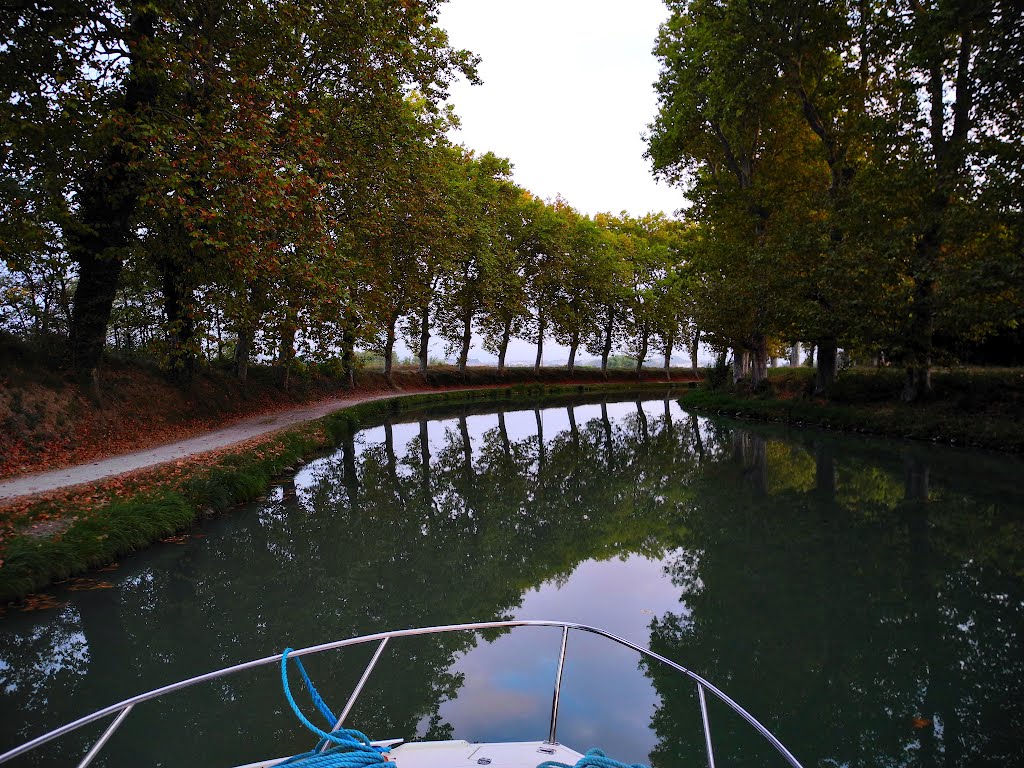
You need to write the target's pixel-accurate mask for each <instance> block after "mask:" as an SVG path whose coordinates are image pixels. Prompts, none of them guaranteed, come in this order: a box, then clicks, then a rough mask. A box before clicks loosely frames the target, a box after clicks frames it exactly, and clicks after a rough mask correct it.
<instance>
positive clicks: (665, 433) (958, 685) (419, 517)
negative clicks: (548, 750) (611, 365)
mask: <svg viewBox="0 0 1024 768" xmlns="http://www.w3.org/2000/svg"><path fill="white" fill-rule="evenodd" d="M618 397H621V395H620V396H618ZM644 397H650V395H645V396H644ZM488 407H489V408H491V409H492V410H490V411H488V410H487V408H488ZM493 408H494V406H493V405H491V406H479V405H478V406H465V407H460V406H446V407H443V408H440V409H435V410H424V411H422V412H420V413H414V414H405V415H403V416H402V417H401V421H396V422H394V423H388V424H382V425H378V426H373V427H368V428H364V429H362V430H360V431H358V432H355V433H354V434H351V435H348V436H347V437H346V438H345V439H343V440H342V442H341V444H340V445H339V446H338V447H337V449H336V450H335V451H333V452H331V453H329V454H328V455H324V456H322V457H320V458H317V459H315V460H312V461H310V462H309V463H308V464H305V465H303V466H301V467H296V468H295V471H294V472H289V473H288V475H287V476H284V477H282V478H280V480H279V482H278V483H277V484H275V485H274V486H273V487H272V488H271V489H269V491H268V493H267V495H266V497H265V498H263V499H261V500H259V501H258V502H256V503H253V504H250V505H246V506H243V507H240V508H238V509H237V510H235V511H233V512H232V513H231V514H229V515H225V516H221V517H218V518H213V519H209V520H206V521H204V522H203V524H202V525H199V526H197V527H196V528H195V529H194V530H192V531H191V532H189V533H186V534H184V535H182V536H178V537H173V538H171V539H168V540H166V541H165V542H163V543H161V544H159V545H157V546H155V547H153V548H151V549H149V550H147V551H145V552H142V553H139V554H138V555H135V556H133V557H129V558H126V559H124V560H123V561H122V562H121V563H118V564H116V565H115V566H112V567H111V568H109V569H106V570H104V571H101V572H97V573H93V574H90V575H89V576H88V577H85V578H80V579H74V580H72V581H70V582H68V583H65V584H63V585H59V586H57V587H54V588H53V589H51V590H50V591H49V592H48V593H47V594H46V596H44V597H42V598H38V599H36V600H35V601H34V602H33V603H32V604H31V607H34V608H36V610H32V611H20V610H17V609H15V608H10V609H8V610H7V612H6V615H3V616H0V752H2V751H5V750H6V749H8V748H10V747H12V746H15V745H16V744H19V743H21V742H23V741H25V740H27V739H29V738H31V737H33V736H35V735H38V734H39V733H41V732H43V731H45V730H47V729H50V728H52V727H56V726H58V725H60V724H63V723H64V722H67V721H69V720H72V719H74V718H76V717H79V716H81V715H83V714H86V713H88V712H90V711H92V710H94V709H97V708H99V707H101V706H104V705H107V704H110V703H113V702H114V701H117V700H119V699H122V698H126V697H128V696H130V695H133V694H135V693H139V692H141V691H143V690H147V689H149V688H153V687H156V686H158V685H162V684H165V683H168V682H172V681H175V680H177V679H181V678H185V677H190V676H193V675H196V674H199V673H202V672H206V671H210V670H212V669H216V668H219V667H222V666H227V665H229V664H233V663H236V662H239V661H244V660H247V659H249V658H254V657H259V656H265V655H269V654H272V653H275V652H278V651H280V650H281V649H282V648H283V647H285V646H292V647H300V646H305V645H312V644H316V643H320V642H324V641H327V640H331V639H338V638H341V637H347V636H352V635H357V634H365V633H371V632H377V631H381V630H386V629H397V628H404V627H410V626H425V625H437V624H448V623H458V622H467V621H486V620H491V619H500V618H525V619H561V620H568V621H577V622H583V623H587V624H592V625H596V626H599V627H602V628H604V629H607V630H609V631H610V632H613V633H615V634H618V635H621V636H623V637H625V638H627V639H629V640H631V641H634V642H637V643H639V644H643V645H649V646H651V647H652V648H653V649H654V650H656V651H658V652H660V653H662V654H664V655H666V656H669V657H671V658H673V659H675V660H677V661H678V662H680V663H682V664H683V665H684V666H687V667H689V668H690V669H693V670H694V671H696V672H697V673H699V674H701V675H703V676H705V677H706V678H708V679H709V680H711V681H712V682H713V683H716V684H717V685H719V686H720V687H721V688H723V689H724V690H725V691H726V692H727V693H728V694H730V695H731V696H733V698H735V699H736V700H738V701H739V702H740V703H741V704H742V705H743V706H745V707H746V708H747V709H748V710H750V711H751V712H752V713H753V714H754V715H755V716H756V717H758V718H759V719H760V720H761V721H762V722H763V723H765V724H766V725H767V726H768V727H769V728H770V729H771V730H772V731H773V732H775V733H776V735H777V736H779V738H780V739H781V740H782V741H783V742H784V743H785V744H786V745H787V746H788V747H789V748H790V749H791V750H792V751H793V752H794V753H795V754H796V756H797V757H798V758H799V759H800V760H801V761H802V762H803V763H804V765H805V766H843V765H848V766H855V765H872V766H876V765H877V766H914V767H916V766H921V767H924V766H938V765H943V766H960V765H972V766H975V765H977V766H980V765H993V766H995V765H1012V764H1018V765H1019V764H1024V648H1022V647H1021V646H1022V642H1024V641H1022V634H1024V633H1022V630H1024V490H1022V488H1021V485H1020V482H1019V477H1020V476H1021V469H1022V465H1021V462H1020V461H1019V460H1018V459H1015V458H1005V457H999V456H992V455H986V454H981V453H972V452H968V451H962V450H953V449H943V448H936V447H930V446H923V445H915V444H910V443H899V442H893V441H882V440H868V439H853V438H840V437H836V436H834V435H831V434H827V433H823V432H818V431H800V430H787V429H783V428H772V427H760V426H752V425H749V424H740V423H737V422H728V421H722V420H717V419H708V418H704V417H698V416H695V415H693V414H690V413H687V412H686V411H684V410H683V409H681V408H680V406H679V405H678V403H677V402H676V401H675V400H673V399H671V398H670V399H650V400H645V399H642V400H639V401H633V400H628V401H608V400H600V399H595V398H591V399H590V400H587V399H580V400H576V401H573V402H568V401H558V402H553V401H546V402H538V403H537V404H536V406H534V405H530V406H527V405H521V404H517V405H515V406H511V407H510V408H509V409H508V410H505V411H503V412H495V411H494V410H493ZM559 640H560V634H559V632H558V631H557V630H554V629H536V628H526V629H519V630H515V631H513V632H510V633H509V632H506V633H501V634H498V633H492V634H488V635H484V636H473V635H470V634H453V635H444V636H441V637H433V638H416V639H407V640H401V641H394V642H393V643H392V644H391V645H390V646H389V648H388V650H387V652H386V653H385V655H384V657H383V659H382V661H381V663H380V665H379V667H378V670H377V672H376V674H375V675H374V677H373V678H372V679H371V683H370V685H369V686H368V688H367V690H366V692H365V693H364V695H363V696H362V697H361V699H360V700H359V703H358V704H357V705H356V708H355V709H354V711H353V712H352V715H351V716H350V718H349V721H348V723H347V724H348V725H350V726H351V727H358V728H360V729H361V730H363V731H365V732H366V733H367V734H369V735H370V736H371V737H372V738H392V737H406V738H411V737H429V738H450V737H455V738H465V739H468V740H471V741H473V740H515V739H542V738H544V737H545V736H546V735H547V725H548V715H549V709H550V702H551V687H552V681H553V677H554V672H555V664H556V659H557V653H558V645H559ZM370 650H371V649H368V648H362V649H354V650H351V651H344V652H341V653H336V654H330V655H325V656H320V657H314V658H312V659H310V660H309V661H308V663H307V668H308V669H309V672H310V675H311V676H312V678H313V680H314V681H316V683H317V686H318V688H319V689H320V692H321V693H322V694H323V695H324V698H325V699H326V700H327V701H328V702H329V703H330V704H331V705H333V706H334V707H335V709H340V708H341V706H342V704H343V703H344V701H345V699H346V698H347V696H348V693H349V691H350V690H351V689H352V687H353V686H354V684H355V682H356V680H357V678H358V676H359V674H360V673H361V671H362V669H363V666H364V665H365V664H366V661H367V659H368V657H369V653H370ZM568 656H569V659H568V663H567V667H566V673H565V675H566V676H565V681H564V687H563V698H562V712H561V716H560V720H559V741H561V742H563V743H566V744H568V745H570V746H572V747H574V748H576V749H578V750H579V751H585V750H586V749H588V748H590V747H594V746H599V747H602V748H603V749H605V751H606V752H607V753H608V754H609V755H610V756H611V757H614V758H616V759H619V760H624V761H627V762H644V763H651V764H653V765H655V766H658V768H670V767H671V766H690V765H694V766H696V765H702V764H704V762H703V761H704V746H703V735H702V732H701V726H700V710H699V706H698V703H697V697H696V693H695V691H694V689H693V686H692V684H690V683H688V682H687V681H686V680H685V679H683V678H679V677H675V676H673V675H672V674H670V673H669V672H668V671H667V670H665V669H661V668H655V667H652V666H648V665H646V664H642V663H640V662H639V660H638V658H637V657H636V655H635V654H632V653H631V652H629V651H626V650H625V649H622V648H618V647H614V646H611V645H609V644H607V643H605V642H602V641H601V640H600V639H598V638H596V637H590V636H580V637H576V636H572V637H571V639H570V647H569V654H568ZM312 712H313V710H312V707H311V706H309V707H307V713H308V714H310V715H312ZM710 715H711V727H712V732H713V735H714V741H715V747H716V756H717V758H718V761H719V765H728V766H738V765H781V764H782V763H781V761H780V760H778V759H777V756H775V755H774V753H773V752H772V751H771V748H770V747H768V746H767V745H766V744H765V743H764V742H763V741H762V740H761V739H760V738H759V737H758V736H757V735H756V734H754V733H753V732H752V731H751V730H750V729H749V727H748V726H746V725H745V724H744V723H742V722H741V721H740V720H739V719H738V718H737V717H736V716H734V715H733V714H732V713H730V712H729V711H728V710H726V709H725V708H724V706H722V705H719V704H716V703H714V702H713V703H712V706H711V712H710ZM100 730H101V729H100V728H89V729H86V731H87V732H86V733H83V734H82V735H81V736H77V735H76V736H73V737H68V738H66V739H64V740H62V741H60V742H58V743H56V744H51V745H47V746H45V747H43V748H41V749H40V750H39V751H38V754H36V755H33V756H32V757H29V758H22V759H20V760H18V761H15V762H14V763H12V765H68V764H74V761H75V759H76V758H78V757H80V756H81V755H82V753H83V752H84V750H85V749H86V748H87V745H88V743H89V741H90V740H91V739H95V738H96V736H97V735H98V734H99V732H100ZM311 745H312V741H311V739H310V738H309V734H308V733H307V732H305V731H303V730H302V729H301V727H300V726H299V725H298V723H297V722H296V721H295V719H294V717H293V715H292V714H291V712H290V710H289V709H288V707H287V705H286V703H285V701H284V697H283V695H282V693H281V690H280V678H279V673H278V671H277V670H276V669H275V668H266V669H263V670H257V671H252V672H247V673H244V674H242V675H240V676H238V677H235V678H231V679H227V680H221V681H218V682H216V683H213V684H208V685H205V686H203V687H201V688H195V689H191V690H189V691H186V692H181V693H177V694H174V695H171V696H168V697H166V698H164V699H162V700H160V701H158V702H151V703H147V704H144V705H140V706H139V707H138V708H137V709H136V710H135V712H133V714H132V715H131V716H130V717H129V718H128V720H127V721H126V724H125V726H124V727H123V728H122V730H121V731H120V732H119V733H118V734H117V735H116V736H115V737H114V739H113V740H112V741H111V743H110V745H109V747H108V750H107V751H106V753H105V754H104V756H103V757H102V758H101V759H100V760H99V761H98V762H97V763H96V764H97V765H108V766H136V765H140V764H153V765H168V766H176V765H189V766H198V767H200V768H204V767H205V766H211V767H213V766H218V767H221V766H233V765H239V764H243V763H246V762H249V761H254V760H258V759H265V758H269V757H274V756H281V755H285V754H293V753H295V752H299V751H304V750H306V749H309V748H310V746H311ZM538 762H540V759H538Z"/></svg>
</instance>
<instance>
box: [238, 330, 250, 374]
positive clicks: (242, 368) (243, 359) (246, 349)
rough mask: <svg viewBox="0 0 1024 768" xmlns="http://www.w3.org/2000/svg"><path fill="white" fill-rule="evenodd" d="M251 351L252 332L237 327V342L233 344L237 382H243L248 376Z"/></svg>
mask: <svg viewBox="0 0 1024 768" xmlns="http://www.w3.org/2000/svg"><path fill="white" fill-rule="evenodd" d="M251 351H252V331H251V330H249V329H248V328H243V327H239V329H238V341H237V342H236V343H235V375H236V376H238V380H239V381H245V380H246V377H247V376H248V375H249V355H250V353H251Z"/></svg>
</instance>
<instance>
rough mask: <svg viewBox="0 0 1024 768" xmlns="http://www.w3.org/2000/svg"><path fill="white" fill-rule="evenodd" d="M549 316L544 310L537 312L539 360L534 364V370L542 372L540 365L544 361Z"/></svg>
mask: <svg viewBox="0 0 1024 768" xmlns="http://www.w3.org/2000/svg"><path fill="white" fill-rule="evenodd" d="M547 322H548V321H547V318H546V317H544V311H543V310H538V312H537V360H536V361H535V362H534V364H533V372H534V373H540V365H541V363H543V362H544V331H546V330H547Z"/></svg>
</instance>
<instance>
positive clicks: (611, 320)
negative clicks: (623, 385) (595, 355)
mask: <svg viewBox="0 0 1024 768" xmlns="http://www.w3.org/2000/svg"><path fill="white" fill-rule="evenodd" d="M614 328H615V310H614V309H612V308H611V307H608V322H607V324H606V325H605V327H604V347H603V348H602V349H601V375H602V376H604V377H605V378H606V379H607V378H608V356H609V355H611V353H612V331H613V330H614Z"/></svg>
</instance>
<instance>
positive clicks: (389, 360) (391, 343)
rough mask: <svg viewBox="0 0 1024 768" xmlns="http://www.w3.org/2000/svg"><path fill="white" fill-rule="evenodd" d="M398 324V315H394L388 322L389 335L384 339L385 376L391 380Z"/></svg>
mask: <svg viewBox="0 0 1024 768" xmlns="http://www.w3.org/2000/svg"><path fill="white" fill-rule="evenodd" d="M396 325H398V316H397V315H396V316H394V317H392V318H391V320H390V321H389V323H388V337H387V339H386V340H385V341H384V378H385V379H387V380H388V381H389V382H390V381H391V370H392V368H393V367H394V366H393V360H394V355H395V326H396Z"/></svg>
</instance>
